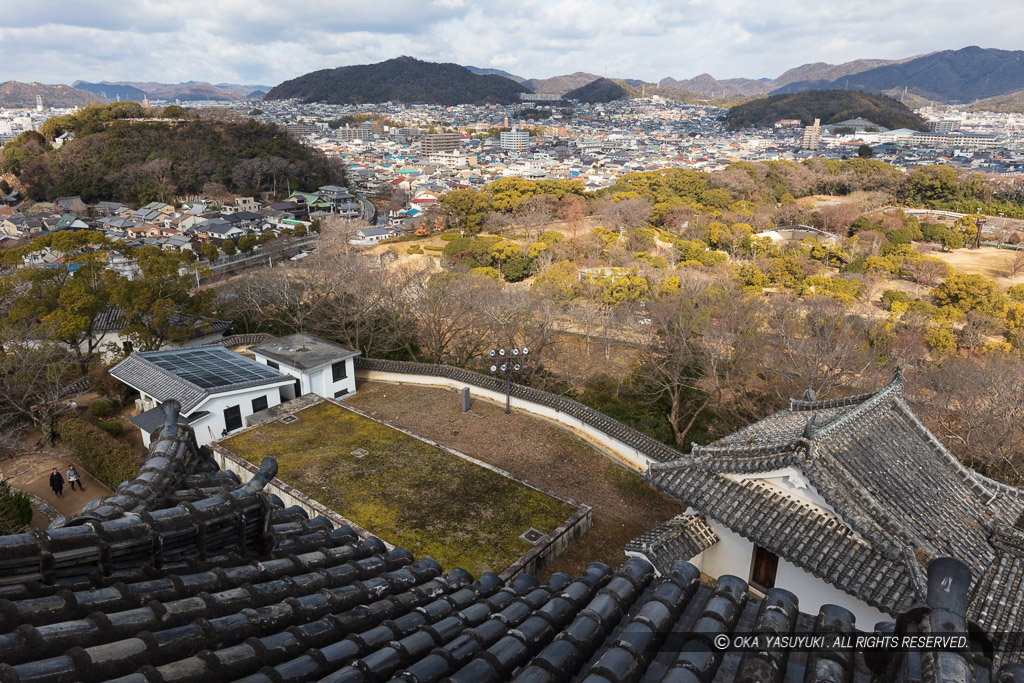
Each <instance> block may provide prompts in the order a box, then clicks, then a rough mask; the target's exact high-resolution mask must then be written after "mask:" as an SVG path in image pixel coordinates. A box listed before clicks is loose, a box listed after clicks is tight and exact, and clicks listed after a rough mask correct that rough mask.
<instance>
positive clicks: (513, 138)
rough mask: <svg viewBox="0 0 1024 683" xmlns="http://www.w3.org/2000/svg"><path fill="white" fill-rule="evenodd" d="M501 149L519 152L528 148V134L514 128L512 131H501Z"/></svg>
mask: <svg viewBox="0 0 1024 683" xmlns="http://www.w3.org/2000/svg"><path fill="white" fill-rule="evenodd" d="M501 148H502V149H505V150H514V151H517V152H521V151H523V150H524V149H529V148H530V134H529V133H527V132H526V131H525V130H519V129H518V128H516V127H515V126H513V127H512V130H506V131H502V133H501Z"/></svg>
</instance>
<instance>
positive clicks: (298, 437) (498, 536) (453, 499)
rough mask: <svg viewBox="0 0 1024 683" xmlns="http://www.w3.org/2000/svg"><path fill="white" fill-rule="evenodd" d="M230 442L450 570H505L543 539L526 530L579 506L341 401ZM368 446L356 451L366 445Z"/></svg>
mask: <svg viewBox="0 0 1024 683" xmlns="http://www.w3.org/2000/svg"><path fill="white" fill-rule="evenodd" d="M296 414H297V415H298V416H299V420H298V421H297V422H293V423H291V424H281V423H280V422H272V423H269V424H265V425H262V426H259V427H256V428H254V429H251V430H249V431H247V432H243V433H242V434H239V435H237V436H233V437H231V438H229V439H226V440H225V441H223V442H222V444H223V446H224V447H225V448H226V449H227V450H229V451H231V452H232V453H234V454H235V455H237V456H239V457H241V458H244V459H245V460H248V461H249V462H251V463H253V464H256V465H258V464H259V462H260V461H261V460H262V459H263V458H264V457H266V456H273V457H275V458H277V462H278V467H279V471H278V475H277V476H278V478H279V479H281V480H282V481H284V482H287V483H288V484H291V485H292V486H294V487H295V488H297V489H299V490H300V491H302V492H303V493H305V494H306V495H307V496H309V497H310V498H313V499H316V500H318V501H319V502H321V503H323V504H324V505H326V506H327V507H329V508H331V509H332V510H335V511H336V512H337V513H338V514H340V515H342V516H343V517H346V518H347V519H350V520H352V521H353V522H355V523H356V524H358V525H359V526H361V527H363V528H364V529H367V530H368V531H370V532H372V533H374V534H376V535H378V536H380V537H381V538H383V539H384V540H386V541H388V542H389V543H393V544H395V545H399V546H403V547H405V548H408V549H409V550H410V551H412V553H413V554H414V555H416V556H429V557H432V558H434V559H435V560H437V561H438V562H440V563H441V565H442V566H443V567H444V568H445V569H446V570H449V569H452V568H454V567H462V568H464V569H467V570H469V571H470V572H472V573H473V574H474V575H479V574H480V572H483V571H494V572H500V571H502V570H503V569H504V568H505V567H507V566H508V565H509V564H511V563H512V562H513V561H514V560H515V559H516V558H518V557H519V556H520V555H522V554H523V553H525V552H526V551H527V550H529V549H530V548H532V547H533V546H532V545H531V544H530V543H528V542H526V541H524V540H523V539H521V538H519V535H520V534H521V533H523V532H524V531H526V530H527V529H529V528H530V527H534V528H536V529H539V530H540V531H542V532H544V533H549V532H551V531H553V530H554V529H555V528H556V527H557V526H558V525H559V524H561V523H562V522H563V521H565V520H566V519H568V518H569V517H570V516H572V514H573V513H574V512H575V511H576V508H574V507H573V506H571V505H569V504H568V503H564V502H562V501H560V500H557V499H555V498H552V497H551V496H548V495H546V494H544V493H541V492H540V491H537V490H535V489H532V488H530V487H528V486H525V485H523V484H520V483H519V482H516V481H514V480H512V479H509V478H508V477H505V476H502V475H500V474H498V473H497V472H493V471H491V470H489V469H486V468H484V467H481V466H479V465H476V464H474V463H472V462H470V461H468V460H465V459H463V458H460V457H458V456H455V455H452V454H451V453H449V452H447V451H445V450H443V449H440V448H437V447H436V446H432V445H430V444H428V443H424V442H423V441H420V440H419V439H416V438H414V437H411V436H409V435H407V434H404V433H403V432H400V431H398V430H397V429H392V428H391V427H388V426H387V425H384V424H381V423H379V422H376V421H374V420H371V419H369V418H366V417H363V416H361V415H359V414H357V413H354V412H352V411H350V410H347V409H345V408H342V407H340V406H337V405H335V404H333V403H326V402H325V403H320V404H317V405H315V406H312V407H310V408H307V409H305V410H302V411H300V412H299V413H296ZM360 448H361V449H364V450H365V451H366V452H367V453H366V455H365V456H363V457H362V458H357V457H355V456H354V455H352V451H355V450H356V449H360Z"/></svg>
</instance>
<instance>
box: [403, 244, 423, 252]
mask: <svg viewBox="0 0 1024 683" xmlns="http://www.w3.org/2000/svg"><path fill="white" fill-rule="evenodd" d="M405 253H406V254H422V253H423V247H421V246H420V245H418V244H414V245H412V246H411V247H409V248H408V249H406V250H405Z"/></svg>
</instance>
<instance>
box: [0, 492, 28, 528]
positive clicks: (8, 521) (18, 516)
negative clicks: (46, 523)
mask: <svg viewBox="0 0 1024 683" xmlns="http://www.w3.org/2000/svg"><path fill="white" fill-rule="evenodd" d="M31 521H32V499H31V498H29V497H28V495H27V494H26V493H24V492H22V491H17V490H15V489H12V488H11V487H10V485H8V483H7V482H6V481H4V480H0V534H17V533H21V532H22V531H25V530H27V529H28V524H29V522H31Z"/></svg>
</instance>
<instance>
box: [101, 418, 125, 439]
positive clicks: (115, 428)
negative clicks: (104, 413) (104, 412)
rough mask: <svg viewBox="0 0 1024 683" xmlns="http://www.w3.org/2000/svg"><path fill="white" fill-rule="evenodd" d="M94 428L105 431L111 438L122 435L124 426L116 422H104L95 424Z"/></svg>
mask: <svg viewBox="0 0 1024 683" xmlns="http://www.w3.org/2000/svg"><path fill="white" fill-rule="evenodd" d="M96 426H97V427H99V428H100V429H102V430H103V431H105V432H106V433H107V434H110V435H111V436H121V435H122V434H124V425H123V424H121V423H120V422H118V421H117V420H108V421H105V422H97V423H96Z"/></svg>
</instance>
